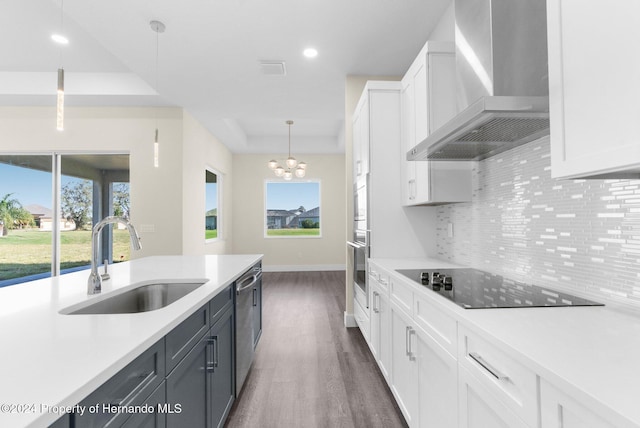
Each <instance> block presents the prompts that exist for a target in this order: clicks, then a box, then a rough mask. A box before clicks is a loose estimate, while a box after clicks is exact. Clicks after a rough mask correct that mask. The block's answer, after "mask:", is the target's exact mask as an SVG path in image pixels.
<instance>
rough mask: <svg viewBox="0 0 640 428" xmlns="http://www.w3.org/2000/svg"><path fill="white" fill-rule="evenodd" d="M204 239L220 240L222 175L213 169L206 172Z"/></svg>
mask: <svg viewBox="0 0 640 428" xmlns="http://www.w3.org/2000/svg"><path fill="white" fill-rule="evenodd" d="M204 181H205V212H204V238H205V241H212V240H214V239H218V238H220V232H219V231H220V215H219V214H220V213H221V211H220V209H219V207H220V191H219V189H220V181H221V180H220V174H219V173H217V172H215V171H214V170H213V169H210V168H207V169H206V170H205V180H204Z"/></svg>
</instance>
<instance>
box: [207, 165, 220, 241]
mask: <svg viewBox="0 0 640 428" xmlns="http://www.w3.org/2000/svg"><path fill="white" fill-rule="evenodd" d="M204 170H205V182H204V185H205V191H204V210H205V233H206V230H207V220H206V213H207V189H206V187H207V183H208V182H207V181H206V180H207V179H206V174H207V172H210V173H212V174H214V175H215V176H216V206H217V208H216V209H217V210H218V212H217V216H216V217H217V218H216V230H217V231H218V233H217V235H216V237H215V238H209V239H207V238H206V235H205V239H204V243H205V245H206V244H211V243H214V242H218V241H221V240H222V239H223V236H222V235H223V234H222V224H223V223H224V221H223V218H222V217H223V216H222V183H223V174H222V173H221V172H220V171H218V170H217V169H216V168H213V167H212V166H209V165H206V166H205V167H204Z"/></svg>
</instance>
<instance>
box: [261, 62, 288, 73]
mask: <svg viewBox="0 0 640 428" xmlns="http://www.w3.org/2000/svg"><path fill="white" fill-rule="evenodd" d="M260 71H262V74H264V75H265V76H284V75H286V74H287V69H286V67H285V66H284V61H260Z"/></svg>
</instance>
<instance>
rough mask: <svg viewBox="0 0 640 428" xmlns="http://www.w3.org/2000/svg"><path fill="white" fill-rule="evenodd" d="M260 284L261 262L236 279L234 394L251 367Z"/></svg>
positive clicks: (240, 386) (238, 390)
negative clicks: (256, 305)
mask: <svg viewBox="0 0 640 428" xmlns="http://www.w3.org/2000/svg"><path fill="white" fill-rule="evenodd" d="M261 285H262V263H261V262H258V263H256V264H255V265H254V266H253V267H252V268H251V269H249V270H248V271H247V272H245V273H244V274H243V275H242V276H241V277H240V278H239V279H238V280H237V281H236V396H238V395H239V394H240V391H241V390H242V385H243V384H244V381H245V379H246V378H247V373H248V372H249V369H250V368H251V363H252V362H253V353H254V345H255V341H254V331H253V329H254V311H256V310H260V308H256V307H255V296H256V291H255V290H257V289H258V288H259V287H261Z"/></svg>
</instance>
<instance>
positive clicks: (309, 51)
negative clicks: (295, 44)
mask: <svg viewBox="0 0 640 428" xmlns="http://www.w3.org/2000/svg"><path fill="white" fill-rule="evenodd" d="M302 54H303V55H304V56H306V57H307V58H315V57H317V56H318V51H317V50H315V49H314V48H307V49H305V50H304V51H303V52H302Z"/></svg>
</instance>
